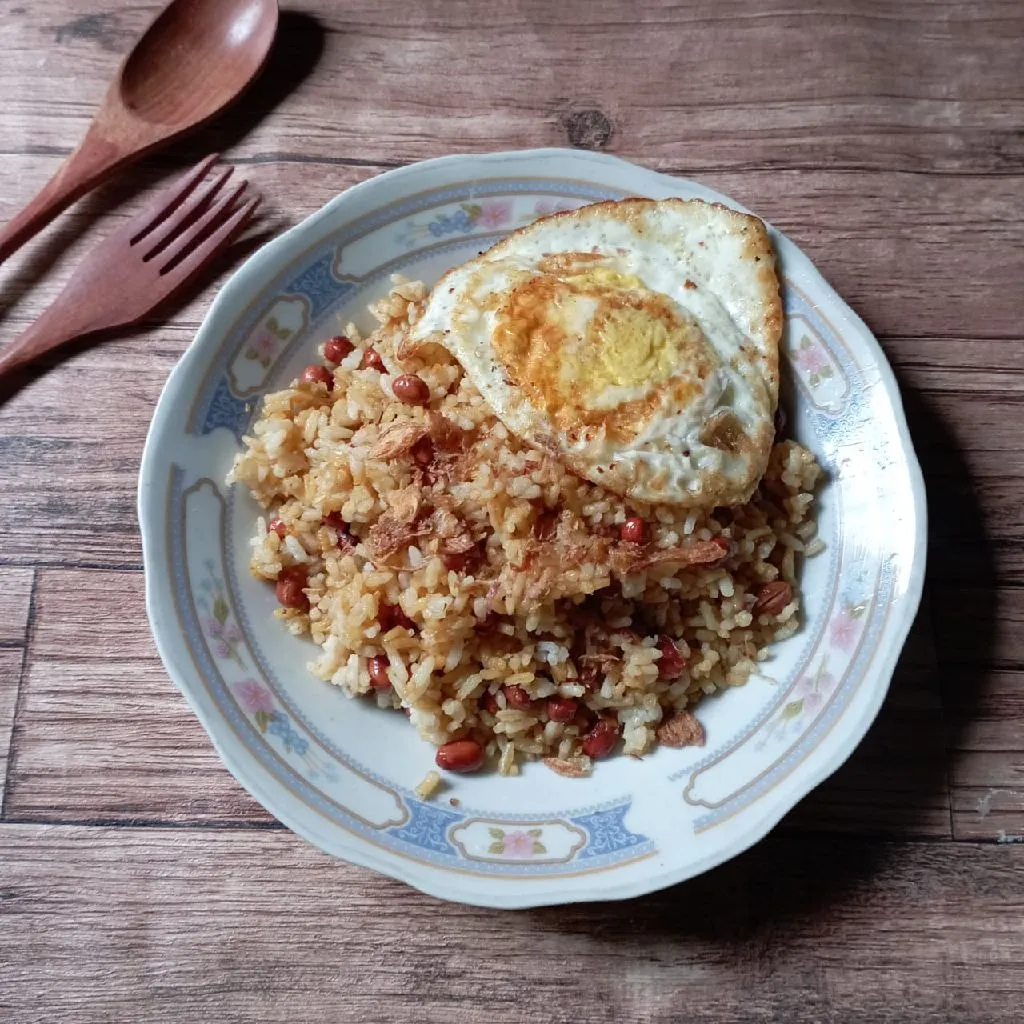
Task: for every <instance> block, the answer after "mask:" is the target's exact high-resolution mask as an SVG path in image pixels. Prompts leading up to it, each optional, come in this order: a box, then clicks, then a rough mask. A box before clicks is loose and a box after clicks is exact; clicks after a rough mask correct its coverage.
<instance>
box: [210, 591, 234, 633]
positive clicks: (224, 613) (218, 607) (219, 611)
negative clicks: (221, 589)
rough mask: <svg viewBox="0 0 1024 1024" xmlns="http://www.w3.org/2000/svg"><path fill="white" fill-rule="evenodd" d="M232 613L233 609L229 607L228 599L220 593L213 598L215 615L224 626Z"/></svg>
mask: <svg viewBox="0 0 1024 1024" xmlns="http://www.w3.org/2000/svg"><path fill="white" fill-rule="evenodd" d="M230 613H231V609H230V608H229V607H228V603H227V601H225V600H224V598H223V597H222V596H221V595H220V594H218V595H217V596H216V597H215V598H214V599H213V617H214V618H215V619H216V620H217V621H218V622H219V623H220V624H221V625H222V626H223V625H224V623H225V622H226V621H227V617H228V615H229V614H230Z"/></svg>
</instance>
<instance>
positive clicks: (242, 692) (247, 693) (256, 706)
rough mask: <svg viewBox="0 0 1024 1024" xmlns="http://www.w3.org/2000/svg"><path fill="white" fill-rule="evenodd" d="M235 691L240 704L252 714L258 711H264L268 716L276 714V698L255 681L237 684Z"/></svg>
mask: <svg viewBox="0 0 1024 1024" xmlns="http://www.w3.org/2000/svg"><path fill="white" fill-rule="evenodd" d="M233 689H234V691H235V696H236V697H237V698H238V700H239V703H240V704H241V705H242V707H243V708H245V710H246V711H248V712H249V713H250V714H255V713H256V712H257V711H264V712H266V713H267V714H268V715H271V714H273V713H274V698H273V697H272V696H271V693H270V691H269V690H268V689H267V688H266V687H265V686H264V685H263V684H262V683H258V682H257V681H256V680H255V679H243V680H242V681H241V682H240V683H235V684H234V686H233Z"/></svg>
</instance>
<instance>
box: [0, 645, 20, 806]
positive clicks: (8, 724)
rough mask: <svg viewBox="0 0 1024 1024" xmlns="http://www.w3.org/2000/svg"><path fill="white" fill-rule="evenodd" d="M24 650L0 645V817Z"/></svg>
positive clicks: (5, 792) (5, 790)
mask: <svg viewBox="0 0 1024 1024" xmlns="http://www.w3.org/2000/svg"><path fill="white" fill-rule="evenodd" d="M23 659H24V651H22V650H20V649H19V648H14V647H0V817H2V816H3V812H4V809H5V806H6V801H7V776H8V767H9V764H10V753H11V733H12V732H13V730H14V713H15V710H16V708H17V704H18V684H19V683H20V682H21V671H22V662H23Z"/></svg>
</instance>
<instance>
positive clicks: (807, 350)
mask: <svg viewBox="0 0 1024 1024" xmlns="http://www.w3.org/2000/svg"><path fill="white" fill-rule="evenodd" d="M797 362H798V363H799V364H800V366H801V367H802V368H803V369H805V370H806V371H807V372H808V373H820V372H821V371H822V370H824V369H825V368H826V367H827V366H828V360H827V359H826V358H825V355H824V353H823V352H822V351H821V349H819V348H818V346H817V345H812V344H811V343H810V342H809V341H807V340H806V338H805V339H804V343H803V344H802V345H801V346H800V349H799V355H798V356H797Z"/></svg>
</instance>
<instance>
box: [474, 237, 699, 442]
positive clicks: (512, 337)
mask: <svg viewBox="0 0 1024 1024" xmlns="http://www.w3.org/2000/svg"><path fill="white" fill-rule="evenodd" d="M561 255H563V256H564V255H567V254H561ZM580 255H581V256H582V255H589V254H580ZM541 269H542V272H541V273H539V274H534V275H531V276H529V277H528V278H527V279H525V280H522V281H520V282H519V283H517V284H515V285H514V286H513V287H512V288H511V290H510V291H509V292H508V293H506V296H505V301H504V302H503V303H502V304H501V306H500V307H499V309H498V310H497V318H496V328H495V332H494V347H495V351H496V353H497V355H498V357H499V359H501V361H502V363H503V364H504V367H505V370H506V373H507V375H508V376H509V378H510V379H511V380H512V381H513V382H514V383H515V384H516V385H517V386H519V387H520V388H521V389H522V390H523V391H524V392H525V393H526V395H527V396H528V399H529V401H530V403H531V404H532V405H534V406H535V407H537V408H542V409H544V410H545V411H546V412H547V413H548V415H549V416H550V417H551V418H552V420H553V421H554V422H555V423H556V424H557V425H558V427H559V428H560V429H562V430H564V431H566V432H568V433H570V434H574V433H575V434H579V433H580V432H581V431H584V430H585V429H586V428H591V427H593V428H598V427H599V428H604V430H605V432H606V433H607V435H608V436H609V437H611V438H614V439H618V440H622V439H628V438H632V437H635V436H636V435H637V434H638V433H639V432H640V431H641V430H642V429H643V426H644V424H645V423H646V422H647V421H648V420H649V419H650V417H651V415H652V414H653V413H654V412H655V411H656V410H657V409H658V408H660V407H663V405H664V404H665V400H666V399H670V400H672V404H682V403H685V402H687V401H688V400H691V399H692V398H693V397H694V395H695V394H696V392H697V391H698V390H699V389H700V388H701V386H702V382H703V381H704V380H705V379H706V378H707V376H708V375H709V374H710V372H711V370H712V368H713V365H714V363H713V356H712V354H711V350H710V346H709V345H708V344H707V341H706V340H705V338H704V334H703V332H702V331H701V329H700V327H699V325H698V324H697V323H696V321H694V320H693V319H692V318H690V317H689V316H687V315H686V314H685V313H684V312H683V311H682V310H680V309H679V308H678V307H677V306H676V305H675V304H674V303H673V302H672V301H671V300H670V299H669V298H668V296H666V295H662V294H661V293H659V292H654V291H650V290H649V289H647V288H646V287H645V286H644V284H643V282H642V281H641V280H640V279H639V278H637V277H635V276H632V275H629V274H623V273H620V272H618V271H617V270H615V269H614V268H612V267H608V266H601V265H593V263H592V262H587V263H584V264H583V265H582V266H580V265H579V264H577V265H575V266H573V265H571V264H570V265H568V266H564V267H557V268H555V267H552V268H550V271H551V272H548V273H544V272H543V269H544V268H543V267H542V268H541Z"/></svg>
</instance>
